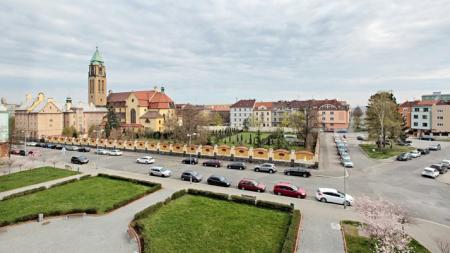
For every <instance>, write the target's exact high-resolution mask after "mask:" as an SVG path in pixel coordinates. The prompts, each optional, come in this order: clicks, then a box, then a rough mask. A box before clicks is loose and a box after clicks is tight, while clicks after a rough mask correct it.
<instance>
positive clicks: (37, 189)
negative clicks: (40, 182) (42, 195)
mask: <svg viewBox="0 0 450 253" xmlns="http://www.w3.org/2000/svg"><path fill="white" fill-rule="evenodd" d="M46 189H47V188H46V187H45V186H41V187H39V188H34V189H30V190H26V191H23V192H18V193H13V194H11V195H8V196H5V197H3V199H2V200H7V199H12V198H17V197H20V196H24V195H28V194H31V193H35V192H40V191H43V190H46Z"/></svg>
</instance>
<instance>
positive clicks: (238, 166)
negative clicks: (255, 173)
mask: <svg viewBox="0 0 450 253" xmlns="http://www.w3.org/2000/svg"><path fill="white" fill-rule="evenodd" d="M246 168H247V166H246V165H245V163H243V162H234V163H229V164H228V165H227V169H237V170H245V169H246Z"/></svg>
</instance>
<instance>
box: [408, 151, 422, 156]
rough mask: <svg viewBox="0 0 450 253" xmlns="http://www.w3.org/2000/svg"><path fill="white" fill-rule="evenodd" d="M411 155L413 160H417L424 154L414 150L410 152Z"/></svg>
mask: <svg viewBox="0 0 450 253" xmlns="http://www.w3.org/2000/svg"><path fill="white" fill-rule="evenodd" d="M409 153H410V154H411V157H412V158H417V157H420V156H421V155H422V153H420V152H419V151H418V150H413V151H411V152H409Z"/></svg>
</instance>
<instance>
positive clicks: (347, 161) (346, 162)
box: [341, 159, 353, 168]
mask: <svg viewBox="0 0 450 253" xmlns="http://www.w3.org/2000/svg"><path fill="white" fill-rule="evenodd" d="M341 164H342V165H343V166H344V167H345V168H353V162H352V160H350V159H342V160H341Z"/></svg>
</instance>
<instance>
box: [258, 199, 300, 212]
mask: <svg viewBox="0 0 450 253" xmlns="http://www.w3.org/2000/svg"><path fill="white" fill-rule="evenodd" d="M256 206H259V207H263V208H269V209H274V210H280V211H284V212H291V211H292V210H293V207H292V206H290V205H286V204H280V203H276V202H270V201H264V200H258V201H256Z"/></svg>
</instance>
